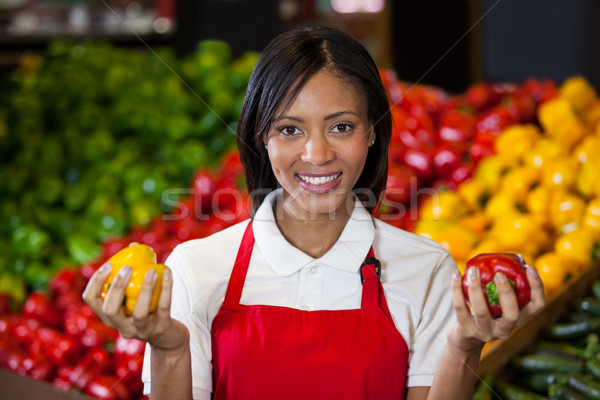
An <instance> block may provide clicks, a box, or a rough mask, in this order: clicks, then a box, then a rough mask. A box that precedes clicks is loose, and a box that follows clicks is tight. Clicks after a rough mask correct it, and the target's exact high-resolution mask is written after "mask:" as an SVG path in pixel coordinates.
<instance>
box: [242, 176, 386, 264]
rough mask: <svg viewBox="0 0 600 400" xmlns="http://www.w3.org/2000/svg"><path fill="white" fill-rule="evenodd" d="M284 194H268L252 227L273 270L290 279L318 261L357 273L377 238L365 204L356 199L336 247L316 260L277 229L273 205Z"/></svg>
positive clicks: (280, 192)
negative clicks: (292, 243)
mask: <svg viewBox="0 0 600 400" xmlns="http://www.w3.org/2000/svg"><path fill="white" fill-rule="evenodd" d="M282 192H283V189H281V188H280V189H277V190H274V191H273V192H271V193H269V194H268V195H267V197H266V198H265V200H264V201H263V203H262V204H261V206H260V207H259V208H258V210H257V211H256V214H255V215H254V221H253V224H252V228H253V231H254V238H255V241H256V245H257V246H258V248H259V249H260V251H261V253H262V255H263V257H264V258H265V259H266V261H267V262H268V263H269V265H270V266H271V268H273V270H274V271H275V272H276V273H277V274H278V275H280V276H287V275H291V274H293V273H294V272H297V271H298V270H300V269H301V268H302V267H304V266H306V265H308V264H310V263H312V262H314V261H317V262H319V263H321V264H325V265H328V266H330V267H333V268H337V269H340V270H342V271H348V272H357V271H358V270H359V268H360V265H361V264H362V262H363V260H364V259H365V257H366V256H367V253H368V252H369V248H370V247H371V244H372V243H373V239H374V238H375V226H374V223H373V218H372V216H371V214H369V212H368V211H367V210H366V209H365V208H364V206H363V205H362V204H361V202H360V201H359V200H358V199H356V200H355V202H354V210H353V211H352V215H350V218H349V219H348V222H347V223H346V226H345V227H344V230H343V231H342V234H341V235H340V237H339V239H338V240H337V242H336V243H335V244H334V245H333V247H332V248H331V249H329V251H328V252H327V253H325V254H324V255H323V256H322V257H321V258H319V259H315V258H313V257H311V256H309V255H308V254H306V253H304V252H302V251H301V250H299V249H297V248H296V247H294V246H292V245H291V244H290V243H289V242H288V241H287V240H286V239H285V238H284V237H283V235H282V234H281V232H280V231H279V228H278V227H277V223H276V222H275V216H274V214H273V204H274V202H275V201H276V200H277V198H278V196H281V194H282Z"/></svg>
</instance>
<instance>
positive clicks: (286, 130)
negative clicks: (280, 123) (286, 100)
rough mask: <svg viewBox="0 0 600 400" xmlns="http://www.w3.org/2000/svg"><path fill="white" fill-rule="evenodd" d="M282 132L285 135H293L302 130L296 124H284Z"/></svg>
mask: <svg viewBox="0 0 600 400" xmlns="http://www.w3.org/2000/svg"><path fill="white" fill-rule="evenodd" d="M280 132H281V133H283V134H284V135H288V136H291V135H295V134H297V133H300V130H299V129H298V128H296V127H295V126H284V127H283V128H281V130H280Z"/></svg>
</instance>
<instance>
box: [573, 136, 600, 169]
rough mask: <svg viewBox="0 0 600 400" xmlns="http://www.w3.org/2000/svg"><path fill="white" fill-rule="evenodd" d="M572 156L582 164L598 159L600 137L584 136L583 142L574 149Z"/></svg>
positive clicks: (599, 155)
mask: <svg viewBox="0 0 600 400" xmlns="http://www.w3.org/2000/svg"><path fill="white" fill-rule="evenodd" d="M573 156H574V157H575V158H576V159H577V161H579V162H580V163H582V164H584V163H586V162H587V161H589V160H593V159H595V158H598V157H600V137H598V136H595V135H588V136H586V137H585V138H584V139H583V141H582V142H581V143H580V144H579V145H577V147H575V151H574V154H573Z"/></svg>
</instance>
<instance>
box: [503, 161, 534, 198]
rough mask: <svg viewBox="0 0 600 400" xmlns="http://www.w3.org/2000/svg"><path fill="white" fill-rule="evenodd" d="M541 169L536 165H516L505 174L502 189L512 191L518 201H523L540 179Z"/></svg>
mask: <svg viewBox="0 0 600 400" xmlns="http://www.w3.org/2000/svg"><path fill="white" fill-rule="evenodd" d="M540 175H541V174H540V170H538V169H537V168H534V167H521V166H519V167H515V168H512V169H511V170H510V171H508V172H507V173H506V175H504V177H503V178H502V181H501V182H500V191H505V192H509V193H512V194H513V195H514V198H515V199H516V201H517V202H520V203H523V202H525V199H526V198H527V195H528V194H529V192H530V191H531V189H532V188H533V187H534V186H536V185H537V184H538V183H539V181H540Z"/></svg>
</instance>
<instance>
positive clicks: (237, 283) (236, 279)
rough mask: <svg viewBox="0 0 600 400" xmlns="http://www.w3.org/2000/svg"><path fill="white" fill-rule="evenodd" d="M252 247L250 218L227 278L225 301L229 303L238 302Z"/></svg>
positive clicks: (252, 234) (252, 237)
mask: <svg viewBox="0 0 600 400" xmlns="http://www.w3.org/2000/svg"><path fill="white" fill-rule="evenodd" d="M253 247H254V233H253V232H252V220H250V222H249V223H248V226H247V227H246V231H245V232H244V236H243V237H242V243H241V244H240V248H239V249H238V253H237V257H236V258H235V264H234V265H233V271H231V277H230V278H229V285H227V292H226V293H225V302H226V303H230V304H239V303H240V299H241V298H242V289H243V288H244V281H245V280H246V273H247V272H248V265H249V264H250V256H251V255H252V248H253Z"/></svg>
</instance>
